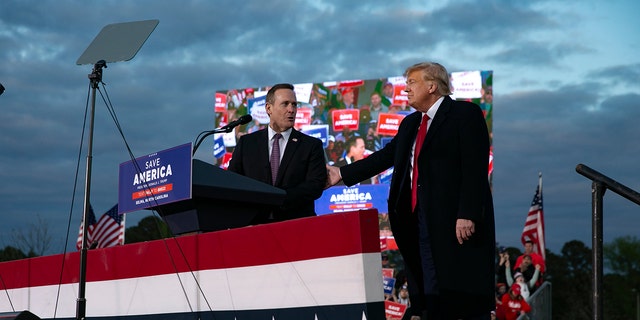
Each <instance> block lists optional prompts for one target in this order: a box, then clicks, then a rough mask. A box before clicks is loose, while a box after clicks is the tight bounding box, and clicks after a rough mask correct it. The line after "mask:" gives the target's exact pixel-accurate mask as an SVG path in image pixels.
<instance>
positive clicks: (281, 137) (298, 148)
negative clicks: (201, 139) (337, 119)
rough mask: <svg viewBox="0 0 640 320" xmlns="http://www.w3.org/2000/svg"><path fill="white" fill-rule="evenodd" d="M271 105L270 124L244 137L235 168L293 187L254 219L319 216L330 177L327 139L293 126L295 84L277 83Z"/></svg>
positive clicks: (231, 166) (268, 108)
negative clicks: (319, 203) (318, 203)
mask: <svg viewBox="0 0 640 320" xmlns="http://www.w3.org/2000/svg"><path fill="white" fill-rule="evenodd" d="M265 108H266V111H267V114H268V115H269V126H268V127H267V128H266V129H262V130H259V131H256V132H254V133H251V134H247V135H244V136H242V137H241V138H240V140H239V141H238V143H237V145H236V147H235V150H234V151H233V157H232V158H231V161H230V162H229V170H230V171H233V172H236V173H239V174H241V175H244V176H247V177H250V178H253V179H256V180H258V181H262V182H264V183H268V184H271V185H274V186H276V187H278V188H281V189H283V190H284V191H286V193H287V195H286V198H285V201H284V203H283V205H282V206H281V207H279V208H277V209H276V210H275V211H272V212H263V213H260V214H259V215H258V217H257V219H256V220H255V221H254V223H267V222H275V221H284V220H289V219H295V218H302V217H309V216H315V215H316V213H315V205H314V200H315V199H318V198H319V197H320V196H321V195H322V191H323V189H324V186H325V183H326V179H327V171H326V168H325V161H324V149H323V148H322V142H321V141H320V140H319V139H317V138H313V137H310V136H308V135H305V134H303V133H301V132H299V131H297V130H295V129H294V128H293V125H294V124H295V120H296V112H297V108H298V102H297V100H296V95H295V93H294V92H293V86H292V85H291V84H288V83H284V84H277V85H275V86H273V87H272V88H271V89H270V90H269V92H268V93H267V97H266V105H265ZM276 137H277V138H276ZM274 140H275V141H276V143H275V144H274ZM274 150H275V152H273V151H274ZM272 166H273V167H274V168H273V170H272ZM272 175H273V176H272Z"/></svg>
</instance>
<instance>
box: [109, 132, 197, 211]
mask: <svg viewBox="0 0 640 320" xmlns="http://www.w3.org/2000/svg"><path fill="white" fill-rule="evenodd" d="M186 199H191V143H186V144H183V145H180V146H177V147H173V148H170V149H166V150H163V151H158V152H154V153H151V154H148V155H145V156H142V157H139V158H137V159H135V161H128V162H123V163H121V164H120V172H119V180H118V213H119V214H123V213H127V212H131V211H137V210H143V209H147V208H150V207H155V206H158V205H163V204H167V203H171V202H176V201H181V200H186Z"/></svg>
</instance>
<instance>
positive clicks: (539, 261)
mask: <svg viewBox="0 0 640 320" xmlns="http://www.w3.org/2000/svg"><path fill="white" fill-rule="evenodd" d="M527 257H529V259H528V261H526V262H525V260H527ZM527 262H528V263H527ZM530 266H534V267H535V268H537V267H536V266H540V275H539V276H538V279H537V281H536V285H535V287H533V289H535V288H537V287H539V286H541V285H542V282H543V281H544V279H543V278H544V272H545V269H546V265H545V262H544V258H543V257H542V256H541V255H540V254H538V253H536V252H534V251H533V242H532V241H531V240H527V241H525V243H524V253H523V254H522V255H520V256H518V258H517V259H516V263H515V264H514V266H513V269H514V271H515V270H517V269H520V272H522V274H523V275H524V277H525V279H526V280H527V281H529V280H530V279H531V278H532V277H533V273H534V270H533V268H530Z"/></svg>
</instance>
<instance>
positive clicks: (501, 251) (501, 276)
mask: <svg viewBox="0 0 640 320" xmlns="http://www.w3.org/2000/svg"><path fill="white" fill-rule="evenodd" d="M498 256H499V258H498V266H497V267H496V282H498V283H500V282H502V283H506V282H507V278H506V277H505V264H506V262H507V260H509V252H507V249H506V248H505V247H500V248H498Z"/></svg>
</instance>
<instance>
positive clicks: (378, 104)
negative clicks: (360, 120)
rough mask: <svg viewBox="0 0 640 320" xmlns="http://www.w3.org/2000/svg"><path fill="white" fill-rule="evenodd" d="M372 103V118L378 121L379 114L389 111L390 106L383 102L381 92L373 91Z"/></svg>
mask: <svg viewBox="0 0 640 320" xmlns="http://www.w3.org/2000/svg"><path fill="white" fill-rule="evenodd" d="M370 101H371V104H370V105H369V114H370V115H371V120H373V121H376V122H377V121H378V115H379V114H381V113H387V112H389V107H388V106H385V105H383V104H382V97H381V96H380V93H379V92H375V91H374V92H373V93H371V100H370Z"/></svg>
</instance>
